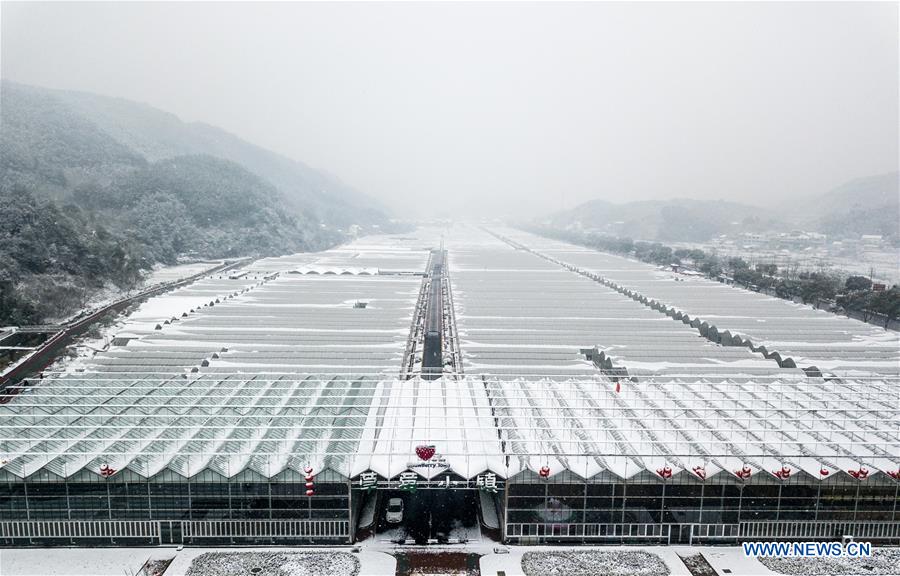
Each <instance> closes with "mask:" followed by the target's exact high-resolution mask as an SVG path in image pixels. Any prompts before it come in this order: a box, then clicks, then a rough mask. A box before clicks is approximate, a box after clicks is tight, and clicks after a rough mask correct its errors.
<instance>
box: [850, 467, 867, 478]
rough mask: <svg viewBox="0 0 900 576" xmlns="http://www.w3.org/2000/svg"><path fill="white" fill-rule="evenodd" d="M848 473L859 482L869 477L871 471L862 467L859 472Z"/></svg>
mask: <svg viewBox="0 0 900 576" xmlns="http://www.w3.org/2000/svg"><path fill="white" fill-rule="evenodd" d="M847 473H848V474H850V475H851V476H853V477H854V478H856V479H857V480H865V479H866V478H868V476H869V471H868V470H866V469H865V468H863V467H862V466H860V467H859V470H847Z"/></svg>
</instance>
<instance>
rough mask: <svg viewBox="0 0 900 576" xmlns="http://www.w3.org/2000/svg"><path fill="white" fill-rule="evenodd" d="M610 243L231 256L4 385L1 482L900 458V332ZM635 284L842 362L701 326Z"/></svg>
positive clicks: (703, 473) (413, 244) (716, 467)
mask: <svg viewBox="0 0 900 576" xmlns="http://www.w3.org/2000/svg"><path fill="white" fill-rule="evenodd" d="M504 238H506V239H507V240H505V239H504ZM441 239H443V240H444V242H445V246H446V247H447V249H448V254H449V256H448V260H447V269H448V270H449V282H447V283H446V285H445V286H446V297H447V298H448V301H452V307H450V306H448V307H447V309H446V310H445V312H447V314H448V320H452V322H447V326H450V331H451V332H452V337H449V338H447V339H446V340H445V344H446V349H445V352H447V353H448V355H449V353H452V354H453V355H454V357H456V356H455V355H456V354H457V353H458V354H459V357H460V358H461V362H460V364H459V365H458V371H457V373H454V374H448V375H446V376H445V377H444V378H442V379H439V380H420V379H419V378H415V377H414V378H411V379H403V378H401V374H402V372H401V367H402V366H404V365H406V364H407V362H406V360H407V359H408V358H412V359H413V360H415V355H416V354H421V351H420V350H419V349H417V348H416V345H415V343H416V334H417V330H416V324H415V322H414V320H415V318H417V317H421V316H422V314H419V313H420V312H421V310H422V308H421V300H420V298H421V296H422V295H423V294H425V293H426V291H425V290H424V285H423V277H422V274H423V273H424V272H425V271H426V269H427V265H428V262H429V256H430V248H432V247H436V246H438V245H439V242H440V241H441ZM508 240H511V241H508ZM522 245H525V246H526V248H523V247H522ZM609 258H611V257H608V256H606V255H602V254H598V253H596V252H590V251H587V250H583V249H580V248H577V247H573V246H570V245H565V244H561V243H554V242H552V241H548V240H543V239H540V238H537V237H534V236H531V235H526V234H524V233H521V232H517V231H514V230H506V229H504V230H501V231H500V232H499V233H498V234H496V235H492V234H490V233H488V232H486V231H484V230H481V229H479V228H477V227H452V228H441V229H419V230H417V231H415V232H414V233H409V234H405V235H402V236H388V235H385V236H374V237H367V238H362V239H360V240H357V241H355V242H352V243H350V244H347V245H345V246H341V247H340V248H337V249H334V250H329V251H326V252H322V253H316V254H297V255H292V256H285V257H279V258H266V259H262V260H258V261H256V262H252V263H250V264H248V265H246V266H244V267H243V268H239V269H237V270H233V271H230V272H223V273H217V274H213V275H210V276H208V277H206V278H204V279H202V280H199V281H197V282H195V283H193V284H191V285H189V286H186V287H183V288H179V289H177V290H173V291H171V292H169V293H166V294H164V295H161V296H158V297H155V298H152V299H151V300H149V301H148V302H146V303H145V304H143V305H142V306H141V307H140V308H139V309H138V310H136V311H135V312H133V313H132V314H131V315H130V316H129V317H128V318H127V320H125V321H122V322H121V324H120V325H118V326H114V327H113V328H111V332H110V333H109V334H108V336H110V338H109V344H110V345H109V347H108V348H106V349H105V350H103V351H102V352H98V353H97V354H95V355H93V356H91V357H89V358H82V359H76V360H74V361H72V362H70V363H68V364H63V365H62V366H57V367H55V368H54V371H53V372H48V373H47V375H46V377H45V378H43V379H42V380H35V381H31V382H27V383H26V384H25V385H23V386H21V387H19V388H15V389H14V390H13V392H16V393H15V394H14V395H12V396H9V395H7V396H5V397H3V398H2V399H0V480H2V479H6V480H16V479H21V478H34V477H36V475H37V477H41V478H43V477H45V476H46V477H49V478H96V477H99V475H100V467H101V466H103V465H106V466H108V467H110V468H112V469H114V470H117V471H118V472H117V474H121V476H118V477H120V478H126V477H128V476H130V475H137V476H140V477H143V478H150V477H158V478H168V479H178V478H211V477H216V478H222V477H224V478H241V479H242V478H257V479H258V478H271V479H275V480H279V479H285V480H296V479H297V478H302V471H303V470H304V469H305V468H306V467H307V466H312V467H313V469H314V470H316V471H317V473H321V472H323V471H330V472H329V473H331V474H334V475H336V476H337V477H344V478H347V477H349V478H353V477H356V476H358V475H359V474H361V473H363V472H367V471H371V472H375V473H376V474H378V475H380V476H381V477H383V478H395V477H396V476H397V475H398V474H401V473H403V472H406V471H415V472H418V473H420V474H421V475H423V476H425V477H429V476H433V475H435V474H438V473H441V472H443V471H444V470H447V469H449V470H450V471H451V472H453V473H455V474H457V475H459V476H462V477H465V478H473V477H475V476H477V475H478V474H481V473H482V472H484V471H492V472H494V473H496V474H498V475H499V476H501V477H503V478H513V477H517V478H523V477H527V476H529V475H532V474H538V473H540V472H541V471H542V469H545V468H546V469H547V471H546V473H547V474H548V475H549V476H550V477H551V478H554V477H559V476H557V475H562V476H561V477H570V476H577V477H580V478H586V479H587V478H592V479H596V478H632V477H634V476H635V475H638V474H650V475H655V476H656V477H660V476H665V475H671V476H672V477H674V478H685V479H691V480H696V481H699V479H700V478H701V477H706V478H713V477H717V478H722V479H724V478H727V479H730V480H737V479H739V478H741V477H745V476H746V475H748V474H749V475H750V476H751V477H754V478H760V477H763V478H767V479H773V480H775V479H777V478H778V475H780V476H785V475H787V476H788V477H790V478H797V477H798V476H803V475H809V476H812V477H813V478H816V479H820V480H825V479H831V478H835V477H841V475H843V476H846V477H847V478H850V477H851V476H853V475H854V474H855V475H856V476H860V475H862V476H863V477H865V476H867V475H869V474H871V475H873V476H874V475H880V473H884V474H886V477H893V478H894V479H896V477H897V476H898V472H900V424H898V422H900V398H898V384H900V376H898V375H897V374H896V367H897V364H896V362H895V363H894V365H893V366H894V368H893V369H892V368H891V362H893V361H894V360H895V359H896V357H897V355H898V354H900V340H898V339H897V336H896V334H892V333H885V332H876V331H873V330H872V329H871V328H870V327H868V326H866V325H863V324H862V323H859V322H855V321H849V320H844V319H840V318H836V317H833V316H829V315H824V314H825V313H822V312H816V311H812V310H808V309H806V308H804V307H800V306H796V305H793V304H790V303H783V302H780V301H771V300H773V299H768V298H765V297H762V296H759V295H757V294H752V293H750V292H747V291H743V290H736V289H733V288H730V287H725V286H722V285H719V284H716V283H712V282H706V281H703V282H705V283H698V284H696V286H694V288H693V289H692V290H684V291H682V289H681V287H682V286H687V285H689V284H690V283H691V282H700V281H699V280H686V281H678V282H676V281H674V280H672V279H671V278H667V277H665V274H664V273H662V272H660V271H658V270H656V269H655V268H653V267H647V266H646V265H644V264H640V263H635V262H631V261H629V260H626V259H615V260H609ZM560 262H562V263H564V264H565V265H563V264H560ZM313 270H316V271H319V272H320V273H310V272H311V271H313ZM292 271H302V272H304V273H291V272H292ZM328 271H333V272H334V273H326V272H328ZM340 271H343V272H340ZM366 272H368V273H366ZM590 274H594V275H595V276H596V275H597V274H599V275H600V276H602V279H603V280H604V282H601V281H599V280H597V279H596V278H595V277H592V276H590ZM659 274H663V276H664V277H662V278H661V279H657V278H656V277H657V276H658V275H659ZM612 279H614V280H612ZM620 282H621V283H627V282H633V284H628V286H632V288H628V290H645V291H646V292H647V293H652V294H655V295H656V296H655V297H656V298H661V299H663V298H669V297H671V299H672V300H673V301H678V302H683V304H682V306H683V307H684V309H685V311H688V312H690V313H691V314H700V316H702V317H703V318H705V319H706V320H709V321H711V320H712V319H716V318H720V319H721V322H720V324H721V325H722V326H728V327H733V329H734V330H735V331H738V330H740V331H741V332H742V333H746V334H747V335H750V336H752V337H753V338H756V340H757V341H759V342H765V343H767V344H768V345H769V346H772V347H776V346H777V347H778V348H780V349H785V350H787V351H788V352H790V353H791V354H793V355H794V356H795V357H796V358H805V359H809V361H810V363H816V364H819V366H820V367H822V368H823V371H822V373H823V374H824V376H825V377H821V376H820V375H817V374H815V373H806V372H804V371H802V370H801V369H800V368H803V367H805V366H804V365H801V364H798V365H797V366H798V367H797V368H784V367H779V365H778V364H776V363H775V362H773V361H772V360H771V359H769V358H766V357H765V356H764V355H763V354H761V353H760V352H759V351H758V350H754V349H752V348H751V347H748V346H728V345H722V344H720V343H715V342H713V341H711V340H710V339H709V338H706V337H702V336H701V335H700V334H698V333H697V331H696V330H693V329H692V327H691V326H686V325H685V323H683V322H679V321H675V319H674V318H673V317H671V316H669V315H666V314H664V313H662V312H661V311H660V310H659V309H654V308H653V307H651V306H648V305H647V303H646V302H644V301H640V299H635V298H634V297H631V296H628V295H627V294H623V292H622V289H623V288H622V287H621V286H619V288H616V287H615V286H613V284H615V283H620ZM616 286H618V284H616ZM698 294H699V295H698ZM363 303H364V305H362V304H363ZM744 307H746V308H744ZM731 310H746V311H745V312H742V314H744V315H745V316H754V317H757V318H756V320H753V319H752V318H750V319H748V318H746V317H742V316H738V315H735V313H734V312H729V311H731ZM726 321H727V323H726ZM97 346H103V343H98V344H97ZM826 361H828V362H830V364H827V365H826ZM413 363H414V362H413ZM604 368H605V369H604ZM826 368H827V369H830V372H831V373H829V371H827V370H826ZM619 369H622V370H624V371H625V372H620V371H617V370H619ZM835 374H836V375H837V376H835ZM623 376H627V377H623ZM3 402H5V403H3ZM432 445H433V446H434V452H435V454H434V455H433V456H432V458H430V459H428V460H423V459H422V458H420V457H419V455H418V454H417V450H416V448H422V447H429V446H432ZM420 452H421V450H420ZM426 452H430V448H429V449H428V450H426ZM861 471H865V473H861ZM125 472H127V474H125ZM160 475H161V476H160Z"/></svg>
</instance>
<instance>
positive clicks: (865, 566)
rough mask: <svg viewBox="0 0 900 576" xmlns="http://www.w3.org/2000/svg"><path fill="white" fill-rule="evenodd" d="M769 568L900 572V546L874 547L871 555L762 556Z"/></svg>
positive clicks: (812, 572)
mask: <svg viewBox="0 0 900 576" xmlns="http://www.w3.org/2000/svg"><path fill="white" fill-rule="evenodd" d="M759 561H760V562H762V564H763V565H765V567H766V568H768V569H769V570H772V571H773V572H778V573H779V574H787V575H788V576H863V575H864V574H877V575H878V576H885V575H889V576H898V575H900V548H882V549H879V550H873V551H872V556H871V557H870V558H760V559H759Z"/></svg>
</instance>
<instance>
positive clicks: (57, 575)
mask: <svg viewBox="0 0 900 576" xmlns="http://www.w3.org/2000/svg"><path fill="white" fill-rule="evenodd" d="M173 555H174V550H166V549H162V548H49V549H48V548H18V549H16V548H2V549H0V574H2V575H3V576H122V575H123V574H132V573H136V572H137V571H138V570H140V568H141V566H143V564H144V562H146V561H147V560H148V559H150V558H166V557H172V556H173ZM166 576H168V575H166Z"/></svg>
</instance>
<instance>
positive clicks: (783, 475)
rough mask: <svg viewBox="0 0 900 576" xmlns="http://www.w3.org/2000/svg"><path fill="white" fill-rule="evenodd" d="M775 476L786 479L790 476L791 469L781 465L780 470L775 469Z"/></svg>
mask: <svg viewBox="0 0 900 576" xmlns="http://www.w3.org/2000/svg"><path fill="white" fill-rule="evenodd" d="M774 474H775V477H776V478H780V479H782V480H787V479H788V478H790V477H791V469H790V468H788V467H787V466H782V467H781V470H776V471H775V472H774Z"/></svg>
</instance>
